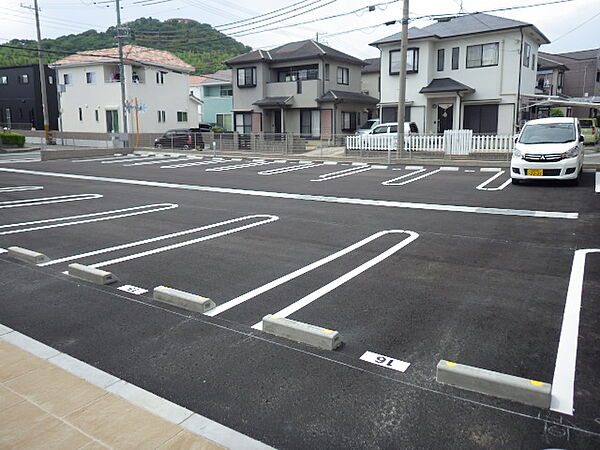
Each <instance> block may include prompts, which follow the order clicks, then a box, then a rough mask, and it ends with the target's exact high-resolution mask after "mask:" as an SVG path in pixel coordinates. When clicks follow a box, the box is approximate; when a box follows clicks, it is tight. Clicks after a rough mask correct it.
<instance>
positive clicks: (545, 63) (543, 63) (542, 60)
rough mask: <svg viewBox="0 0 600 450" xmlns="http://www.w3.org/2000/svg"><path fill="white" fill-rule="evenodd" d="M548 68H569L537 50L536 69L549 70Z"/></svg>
mask: <svg viewBox="0 0 600 450" xmlns="http://www.w3.org/2000/svg"><path fill="white" fill-rule="evenodd" d="M550 69H564V70H569V68H568V67H567V66H565V65H564V64H563V63H562V62H560V61H556V60H555V59H552V58H549V57H547V56H545V54H544V55H542V53H541V52H538V70H550Z"/></svg>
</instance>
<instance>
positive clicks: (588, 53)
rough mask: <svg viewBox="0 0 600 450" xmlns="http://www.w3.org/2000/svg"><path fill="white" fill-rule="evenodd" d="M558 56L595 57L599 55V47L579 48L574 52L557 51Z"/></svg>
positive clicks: (573, 57)
mask: <svg viewBox="0 0 600 450" xmlns="http://www.w3.org/2000/svg"><path fill="white" fill-rule="evenodd" d="M559 55H560V56H564V57H566V58H572V59H596V58H598V57H600V48H592V49H590V50H579V51H576V52H567V53H559Z"/></svg>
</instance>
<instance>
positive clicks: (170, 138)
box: [154, 128, 204, 150]
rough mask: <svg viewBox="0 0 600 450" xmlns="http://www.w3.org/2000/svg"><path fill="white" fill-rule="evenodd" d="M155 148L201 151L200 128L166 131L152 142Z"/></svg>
mask: <svg viewBox="0 0 600 450" xmlns="http://www.w3.org/2000/svg"><path fill="white" fill-rule="evenodd" d="M154 147H155V148H183V149H186V150H187V149H192V148H194V149H196V150H202V149H203V148H204V141H203V140H202V129H201V128H181V129H177V130H168V131H166V132H165V134H163V135H162V136H161V137H159V138H157V139H155V140H154Z"/></svg>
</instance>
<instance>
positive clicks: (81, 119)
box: [79, 108, 83, 121]
mask: <svg viewBox="0 0 600 450" xmlns="http://www.w3.org/2000/svg"><path fill="white" fill-rule="evenodd" d="M79 120H80V121H83V109H81V108H79Z"/></svg>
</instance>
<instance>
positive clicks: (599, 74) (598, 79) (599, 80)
mask: <svg viewBox="0 0 600 450" xmlns="http://www.w3.org/2000/svg"><path fill="white" fill-rule="evenodd" d="M596 81H597V82H598V83H600V72H596Z"/></svg>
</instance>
